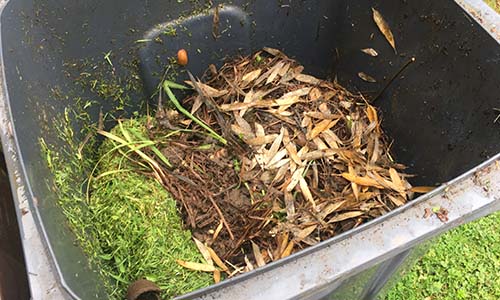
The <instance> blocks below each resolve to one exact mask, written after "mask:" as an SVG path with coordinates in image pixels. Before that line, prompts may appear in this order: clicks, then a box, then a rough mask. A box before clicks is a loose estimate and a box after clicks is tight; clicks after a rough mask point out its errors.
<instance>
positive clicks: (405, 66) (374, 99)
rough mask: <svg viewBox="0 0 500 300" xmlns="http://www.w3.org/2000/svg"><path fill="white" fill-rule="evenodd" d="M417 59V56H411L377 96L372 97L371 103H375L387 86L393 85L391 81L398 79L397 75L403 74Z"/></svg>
mask: <svg viewBox="0 0 500 300" xmlns="http://www.w3.org/2000/svg"><path fill="white" fill-rule="evenodd" d="M415 60H416V59H415V57H412V58H410V59H409V60H408V61H407V62H406V63H405V64H404V65H403V66H402V67H401V68H400V69H399V71H397V72H396V74H394V75H393V76H392V77H391V78H390V79H389V81H387V83H386V84H385V86H384V88H383V89H382V90H381V91H380V92H379V93H378V94H377V96H375V98H373V99H372V101H370V103H375V101H377V99H378V98H380V96H382V94H383V93H384V92H385V90H387V88H388V87H389V85H391V83H392V82H393V81H394V80H395V79H396V77H398V76H399V74H401V73H402V72H403V71H404V70H405V69H406V68H407V67H408V66H409V65H410V64H411V63H412V62H414V61H415Z"/></svg>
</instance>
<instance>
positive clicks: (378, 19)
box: [372, 8, 396, 52]
mask: <svg viewBox="0 0 500 300" xmlns="http://www.w3.org/2000/svg"><path fill="white" fill-rule="evenodd" d="M372 11H373V20H374V21H375V24H377V27H378V29H379V30H380V32H382V34H383V35H384V36H385V39H386V40H387V42H389V44H390V45H391V47H392V48H393V49H394V52H396V42H395V41H394V35H393V34H392V31H391V29H390V28H389V24H387V22H386V21H385V19H384V17H383V16H382V14H381V13H380V12H379V11H378V10H376V9H375V8H372Z"/></svg>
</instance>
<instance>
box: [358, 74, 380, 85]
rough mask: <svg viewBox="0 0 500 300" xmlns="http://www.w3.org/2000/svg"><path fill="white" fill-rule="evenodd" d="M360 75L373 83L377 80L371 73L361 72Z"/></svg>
mask: <svg viewBox="0 0 500 300" xmlns="http://www.w3.org/2000/svg"><path fill="white" fill-rule="evenodd" d="M358 76H359V78H361V79H363V80H364V81H366V82H371V83H375V82H377V80H376V79H375V78H373V77H371V76H370V75H368V74H366V73H365V72H359V73H358Z"/></svg>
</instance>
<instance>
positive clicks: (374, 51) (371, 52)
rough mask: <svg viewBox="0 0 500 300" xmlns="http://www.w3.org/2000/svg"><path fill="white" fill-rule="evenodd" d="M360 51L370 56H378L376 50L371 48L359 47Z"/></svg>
mask: <svg viewBox="0 0 500 300" xmlns="http://www.w3.org/2000/svg"><path fill="white" fill-rule="evenodd" d="M361 52H363V53H366V54H368V55H370V56H373V57H377V56H378V52H377V51H376V50H375V49H373V48H365V49H361Z"/></svg>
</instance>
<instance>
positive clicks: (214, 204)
mask: <svg viewBox="0 0 500 300" xmlns="http://www.w3.org/2000/svg"><path fill="white" fill-rule="evenodd" d="M208 199H210V202H212V205H213V206H214V208H215V210H216V211H217V213H218V214H219V217H220V218H221V220H222V222H223V223H224V227H226V229H227V232H228V233H229V237H230V238H231V240H234V235H233V232H232V231H231V228H230V227H229V224H228V223H227V221H226V218H225V217H224V214H223V213H222V211H221V210H220V208H219V206H218V205H217V203H216V202H215V200H214V198H212V196H210V195H209V196H208Z"/></svg>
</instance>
